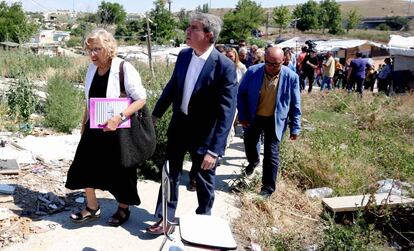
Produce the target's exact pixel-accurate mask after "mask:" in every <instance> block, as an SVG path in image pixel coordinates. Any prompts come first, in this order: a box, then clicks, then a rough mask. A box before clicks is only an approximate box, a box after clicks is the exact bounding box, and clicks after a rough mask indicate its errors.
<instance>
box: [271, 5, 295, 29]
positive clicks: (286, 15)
mask: <svg viewBox="0 0 414 251" xmlns="http://www.w3.org/2000/svg"><path fill="white" fill-rule="evenodd" d="M272 15H273V21H274V22H275V24H276V25H278V26H279V36H282V30H283V29H286V28H287V27H288V25H289V24H290V22H291V21H292V14H291V13H290V10H289V9H288V8H287V7H286V6H280V7H276V8H274V9H273V14H272Z"/></svg>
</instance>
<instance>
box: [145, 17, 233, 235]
mask: <svg viewBox="0 0 414 251" xmlns="http://www.w3.org/2000/svg"><path fill="white" fill-rule="evenodd" d="M221 25H222V21H221V20H220V18H218V17H216V16H213V15H210V14H204V13H198V14H196V15H195V16H193V17H192V18H191V21H190V25H189V27H188V28H187V30H186V43H187V45H189V46H190V47H191V48H188V49H183V50H182V51H181V52H180V54H179V55H178V57H177V62H176V65H175V68H174V72H173V74H172V77H171V79H170V81H169V82H168V83H167V85H166V86H165V88H164V90H163V93H162V95H161V97H160V98H159V100H158V102H157V104H156V105H155V108H154V111H153V113H152V115H153V118H154V122H156V120H157V118H160V117H161V116H162V115H163V114H164V113H165V111H166V110H167V109H168V107H169V106H170V105H171V104H172V109H173V114H172V118H171V121H170V125H169V128H168V132H167V136H168V143H167V159H168V160H169V163H170V179H171V190H172V197H171V202H170V203H168V220H170V221H173V220H174V216H175V210H176V208H177V202H178V186H179V183H180V176H181V171H182V166H183V161H184V156H185V154H186V153H187V152H189V153H190V156H191V160H192V162H193V166H194V167H195V168H194V170H193V174H194V175H195V179H196V190H197V198H198V207H197V209H196V213H197V214H211V208H212V207H213V202H214V188H215V169H216V166H217V160H218V158H219V157H220V156H222V155H223V154H224V149H225V146H226V141H227V135H228V134H229V132H230V128H231V126H232V122H233V117H234V113H235V110H236V95H237V80H236V67H235V66H234V63H233V62H232V61H231V60H230V59H228V58H227V57H226V56H224V55H223V54H221V53H220V52H218V51H217V50H216V49H215V48H214V43H215V42H216V40H217V37H218V34H219V33H220V30H221ZM155 216H156V217H158V218H160V219H161V218H162V200H161V189H160V193H159V194H158V201H157V207H156V211H155ZM161 223H162V219H161V220H160V221H158V222H157V223H155V224H154V225H152V226H150V227H148V228H147V232H149V233H152V234H162V233H163V228H164V226H162V224H161ZM167 227H168V226H167Z"/></svg>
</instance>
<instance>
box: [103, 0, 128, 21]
mask: <svg viewBox="0 0 414 251" xmlns="http://www.w3.org/2000/svg"><path fill="white" fill-rule="evenodd" d="M97 15H98V17H99V21H100V23H102V24H123V23H125V19H126V12H125V10H124V7H123V6H122V5H120V4H119V3H110V2H105V1H102V2H101V5H99V7H98V13H97Z"/></svg>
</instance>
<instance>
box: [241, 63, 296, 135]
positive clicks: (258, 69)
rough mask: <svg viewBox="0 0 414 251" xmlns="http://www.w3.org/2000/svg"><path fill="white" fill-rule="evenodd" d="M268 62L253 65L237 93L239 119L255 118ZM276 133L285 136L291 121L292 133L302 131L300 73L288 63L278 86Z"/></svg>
mask: <svg viewBox="0 0 414 251" xmlns="http://www.w3.org/2000/svg"><path fill="white" fill-rule="evenodd" d="M264 67H265V66H264V64H258V65H253V66H251V67H249V69H248V70H247V72H246V74H245V75H244V77H243V79H242V81H241V83H240V87H239V92H238V95H237V109H238V114H239V121H243V120H245V121H248V122H249V123H250V124H251V123H252V122H253V120H254V118H255V116H256V111H257V106H258V104H259V99H260V90H261V88H262V84H263V78H264ZM275 107H276V109H275V125H276V128H275V130H276V136H277V139H278V140H279V141H281V140H282V137H283V134H284V132H285V130H286V127H287V125H288V124H289V127H290V134H299V133H300V117H301V109H300V91H299V77H298V75H297V74H296V73H295V72H293V71H292V70H290V69H289V68H288V67H286V66H282V69H281V70H280V75H279V85H278V87H277V97H276V104H275Z"/></svg>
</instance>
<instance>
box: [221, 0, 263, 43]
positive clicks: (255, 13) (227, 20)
mask: <svg viewBox="0 0 414 251" xmlns="http://www.w3.org/2000/svg"><path fill="white" fill-rule="evenodd" d="M263 21H264V10H263V8H262V7H261V6H260V4H257V3H256V2H254V1H252V0H239V2H238V3H237V5H236V9H235V10H234V11H232V12H227V13H226V14H225V15H224V19H223V31H222V32H221V39H220V41H221V42H224V43H228V42H229V40H230V39H236V40H240V39H242V38H246V37H248V36H250V33H251V31H252V30H253V29H257V28H259V26H260V25H261V24H262V23H263Z"/></svg>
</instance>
